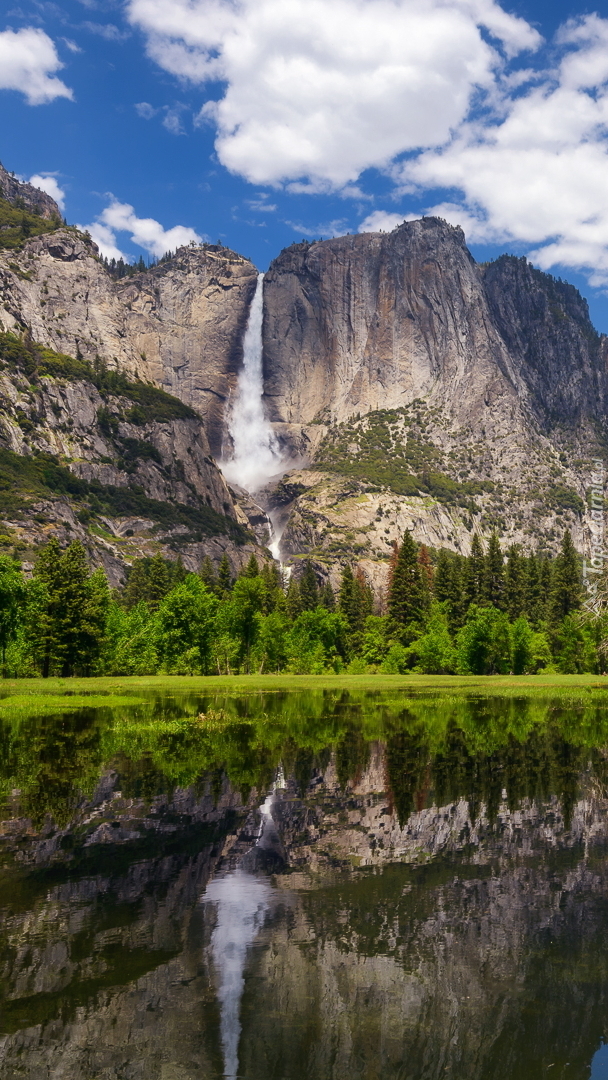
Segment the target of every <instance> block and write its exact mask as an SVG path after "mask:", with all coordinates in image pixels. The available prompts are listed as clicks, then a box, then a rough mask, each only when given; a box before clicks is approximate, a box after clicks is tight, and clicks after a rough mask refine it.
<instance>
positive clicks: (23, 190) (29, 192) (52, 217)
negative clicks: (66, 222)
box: [0, 162, 62, 223]
mask: <svg viewBox="0 0 608 1080" xmlns="http://www.w3.org/2000/svg"><path fill="white" fill-rule="evenodd" d="M0 199H5V200H6V202H8V203H12V204H13V205H14V204H16V205H17V206H18V207H19V208H20V209H21V208H23V209H24V210H29V211H31V213H33V214H39V215H40V217H43V218H46V219H47V220H49V221H56V222H57V223H59V222H61V220H62V218H61V210H60V209H59V207H58V205H57V203H56V202H55V200H54V199H52V198H51V196H50V195H47V193H46V191H41V190H40V188H37V187H34V186H33V184H25V183H23V181H21V180H18V179H17V177H16V176H15V175H14V174H13V173H9V172H7V171H6V169H5V168H4V165H3V164H2V162H0Z"/></svg>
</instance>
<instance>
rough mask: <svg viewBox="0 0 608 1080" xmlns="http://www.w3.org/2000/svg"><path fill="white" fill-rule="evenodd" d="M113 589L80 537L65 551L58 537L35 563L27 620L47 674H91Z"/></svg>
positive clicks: (43, 670) (34, 651) (44, 675)
mask: <svg viewBox="0 0 608 1080" xmlns="http://www.w3.org/2000/svg"><path fill="white" fill-rule="evenodd" d="M109 601H110V594H109V589H108V583H107V580H106V578H105V575H104V574H103V572H102V571H101V570H98V571H96V572H95V573H93V574H91V573H90V571H89V568H88V564H87V558H86V553H85V550H84V548H83V546H82V544H80V543H79V542H78V541H75V542H74V543H72V544H70V545H69V547H67V548H66V549H65V550H64V551H62V550H61V549H60V547H59V545H58V543H57V541H56V540H51V542H50V543H49V544H48V545H47V546H46V547H45V548H43V549H42V551H41V552H40V555H39V556H38V560H37V562H36V565H35V567H34V578H33V581H32V583H31V586H30V589H29V592H28V597H27V604H26V616H25V617H26V624H27V628H28V636H29V640H30V642H31V646H32V652H33V654H34V656H35V657H36V658H37V662H38V664H39V665H40V668H41V672H42V676H43V677H48V676H49V675H50V674H52V673H53V672H59V673H60V674H62V675H71V674H72V673H73V672H74V671H75V670H78V671H81V672H84V674H87V673H88V672H89V671H90V670H91V668H92V666H93V664H94V662H95V660H96V659H97V658H98V656H99V655H100V652H101V649H102V644H103V639H104V636H105V628H106V621H107V615H108V606H109Z"/></svg>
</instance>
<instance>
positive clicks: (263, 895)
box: [204, 870, 272, 1080]
mask: <svg viewBox="0 0 608 1080" xmlns="http://www.w3.org/2000/svg"><path fill="white" fill-rule="evenodd" d="M271 894H272V888H271V886H270V885H269V884H268V883H267V882H266V881H264V880H261V879H260V878H256V877H254V876H253V874H247V873H245V872H244V871H242V870H236V871H234V873H232V874H228V875H227V876H226V877H224V878H216V880H215V881H212V882H211V883H210V884H209V885H208V886H207V891H206V892H205V897H204V899H205V900H210V901H212V902H213V903H215V904H216V905H217V907H216V910H217V922H216V924H215V928H214V930H213V933H212V935H211V956H212V957H213V966H214V967H215V970H216V972H217V976H218V981H219V986H218V1000H219V1006H220V1016H221V1019H220V1037H221V1042H222V1051H223V1054H224V1078H225V1080H235V1078H236V1077H238V1069H239V1038H240V1035H241V1017H240V1013H241V998H242V996H243V989H244V987H245V961H246V959H247V950H248V949H249V947H250V945H252V944H253V942H254V941H255V939H256V937H257V935H258V933H259V931H260V929H261V927H262V925H263V923H264V918H265V916H266V912H267V911H268V908H269V906H270V897H271Z"/></svg>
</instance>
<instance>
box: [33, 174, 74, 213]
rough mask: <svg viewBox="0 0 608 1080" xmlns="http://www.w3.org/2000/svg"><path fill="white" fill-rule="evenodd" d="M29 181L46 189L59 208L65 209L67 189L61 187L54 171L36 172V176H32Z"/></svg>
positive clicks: (41, 188)
mask: <svg viewBox="0 0 608 1080" xmlns="http://www.w3.org/2000/svg"><path fill="white" fill-rule="evenodd" d="M28 183H30V184H32V185H33V186H34V187H37V188H40V190H41V191H46V193H47V195H50V196H51V199H54V200H55V202H56V203H57V206H58V207H59V209H60V210H65V191H64V190H63V188H61V187H59V184H58V183H57V181H56V179H55V174H54V173H36V175H35V176H30V178H29V181H28Z"/></svg>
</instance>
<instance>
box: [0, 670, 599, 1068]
mask: <svg viewBox="0 0 608 1080" xmlns="http://www.w3.org/2000/svg"><path fill="white" fill-rule="evenodd" d="M201 712H203V713H204V714H205V719H204V720H203V721H201V720H199V719H198V717H199V713H201ZM0 802H1V803H2V807H1V811H2V812H1V813H0V1076H1V1077H2V1080H17V1078H19V1080H21V1078H24V1080H227V1078H230V1080H237V1078H239V1080H346V1078H348V1080H376V1078H377V1080H380V1078H381V1080H539V1078H543V1077H545V1076H546V1077H548V1078H550V1080H589V1078H591V1080H608V1045H605V1040H608V859H607V856H608V710H606V708H605V706H604V698H603V696H601V692H600V691H598V692H597V694H595V695H594V694H593V693H591V694H588V695H586V696H585V697H584V698H580V700H577V698H576V695H574V696H573V698H572V699H571V700H567V699H564V698H563V697H562V698H560V699H559V700H550V699H546V700H542V699H538V698H536V699H526V698H524V697H522V698H511V699H504V698H491V697H488V698H484V697H480V696H478V697H454V698H446V697H443V698H441V699H440V698H437V697H433V696H430V695H428V694H424V693H420V694H418V695H416V696H408V697H406V696H404V695H403V694H397V693H395V692H380V693H367V694H365V693H348V692H346V691H334V690H332V691H330V690H325V691H319V692H317V693H313V692H293V693H264V694H259V693H257V694H243V695H241V696H232V697H220V696H213V695H207V696H206V697H202V696H196V695H181V696H180V695H165V696H162V695H152V694H151V695H150V696H149V698H148V699H147V700H146V701H145V702H144V703H142V702H141V701H140V702H137V703H135V702H134V704H133V705H131V706H129V705H127V706H124V707H121V708H118V709H116V708H115V709H113V710H111V709H109V708H96V709H88V710H81V711H79V712H72V713H66V714H65V715H57V716H51V717H49V716H46V717H40V716H38V717H37V716H35V715H27V710H26V711H25V712H23V713H22V714H20V715H19V716H16V717H13V718H11V719H8V720H3V721H0Z"/></svg>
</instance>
